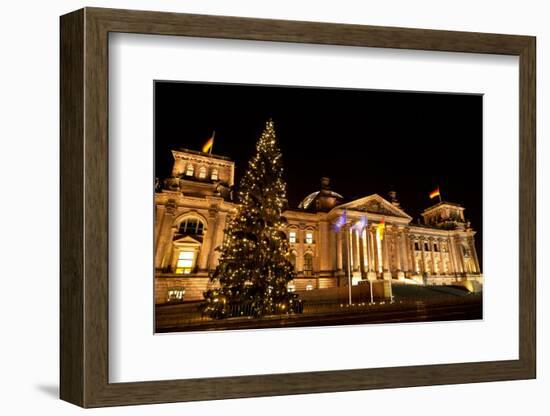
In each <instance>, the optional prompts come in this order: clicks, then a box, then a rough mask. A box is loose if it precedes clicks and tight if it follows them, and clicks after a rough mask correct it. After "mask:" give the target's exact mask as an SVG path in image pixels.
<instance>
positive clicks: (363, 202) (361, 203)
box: [338, 194, 412, 220]
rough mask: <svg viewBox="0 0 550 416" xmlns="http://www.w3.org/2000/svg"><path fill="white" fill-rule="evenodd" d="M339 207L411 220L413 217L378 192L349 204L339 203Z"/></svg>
mask: <svg viewBox="0 0 550 416" xmlns="http://www.w3.org/2000/svg"><path fill="white" fill-rule="evenodd" d="M338 208H340V209H341V208H346V209H349V210H353V211H359V212H369V213H372V214H378V215H384V216H388V217H399V218H407V219H409V220H411V219H412V217H411V216H410V215H408V214H407V213H406V212H405V211H403V210H402V209H401V208H398V207H396V206H395V205H393V204H392V203H391V202H389V201H387V200H385V199H384V198H382V197H381V196H380V195H378V194H374V195H369V196H366V197H364V198H360V199H356V200H355V201H351V202H348V203H347V204H343V205H339V206H338Z"/></svg>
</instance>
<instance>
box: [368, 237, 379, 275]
mask: <svg viewBox="0 0 550 416" xmlns="http://www.w3.org/2000/svg"><path fill="white" fill-rule="evenodd" d="M366 233H367V245H368V252H369V272H368V274H367V277H368V279H369V280H376V256H377V254H376V251H375V249H374V247H375V237H374V234H373V231H372V228H370V227H367V228H366Z"/></svg>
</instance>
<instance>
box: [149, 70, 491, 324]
mask: <svg viewBox="0 0 550 416" xmlns="http://www.w3.org/2000/svg"><path fill="white" fill-rule="evenodd" d="M153 89H154V91H153V93H154V103H153V109H152V111H153V112H154V131H153V135H154V166H155V167H154V177H153V178H151V181H152V182H151V183H152V184H153V185H152V186H151V195H152V202H153V204H154V247H152V250H154V273H153V274H152V278H153V279H154V305H155V307H154V311H153V313H154V322H155V328H154V332H155V333H177V332H195V331H224V330H244V329H266V328H294V327H319V326H341V325H371V324H401V323H423V322H436V321H439V322H441V321H463V320H481V319H483V232H482V230H483V95H482V94H465V93H461V92H460V91H457V92H456V93H447V92H446V93H442V92H437V91H430V92H425V91H391V90H367V89H345V88H334V87H330V88H329V87H319V86H287V85H253V84H230V83H215V82H188V81H181V80H155V81H154V83H153ZM143 300H144V303H143V304H144V305H147V302H146V300H147V299H143ZM144 307H145V306H144Z"/></svg>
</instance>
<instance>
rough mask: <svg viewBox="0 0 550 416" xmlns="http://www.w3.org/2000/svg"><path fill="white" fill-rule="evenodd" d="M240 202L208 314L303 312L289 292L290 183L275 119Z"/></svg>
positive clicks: (250, 166) (227, 236)
mask: <svg viewBox="0 0 550 416" xmlns="http://www.w3.org/2000/svg"><path fill="white" fill-rule="evenodd" d="M237 198H238V202H239V203H240V207H239V209H238V212H237V214H236V215H235V217H234V218H233V219H232V221H230V223H229V225H228V227H227V228H226V230H225V239H224V243H223V245H222V247H221V255H220V262H219V265H218V266H217V268H216V270H215V271H214V273H213V275H212V277H211V281H212V282H215V283H219V287H218V288H216V289H211V290H208V291H206V292H205V293H204V298H205V302H204V303H203V304H202V310H203V313H204V314H205V315H209V316H211V317H213V318H225V317H230V316H255V317H260V316H263V315H271V314H289V313H294V312H300V311H301V307H302V305H301V302H300V301H299V299H298V296H297V295H296V294H293V293H290V292H288V290H287V283H288V282H289V281H291V280H292V279H294V277H295V273H294V267H293V265H292V263H291V262H290V260H289V247H288V241H287V239H286V235H285V234H284V232H283V228H284V226H285V222H286V220H285V218H284V217H283V216H282V212H283V210H284V209H285V208H286V183H285V181H284V180H283V161H282V154H281V151H280V149H279V146H278V144H277V137H276V135H275V128H274V124H273V121H272V120H268V121H267V123H266V127H265V130H264V131H263V133H262V135H261V136H260V138H259V140H258V142H257V144H256V152H255V154H254V156H253V157H252V159H251V160H250V161H249V162H248V169H247V171H246V173H245V174H244V176H243V178H242V179H241V182H240V184H239V189H238V193H237Z"/></svg>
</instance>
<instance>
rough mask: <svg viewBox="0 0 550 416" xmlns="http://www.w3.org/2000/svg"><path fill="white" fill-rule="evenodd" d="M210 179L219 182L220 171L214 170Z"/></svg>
mask: <svg viewBox="0 0 550 416" xmlns="http://www.w3.org/2000/svg"><path fill="white" fill-rule="evenodd" d="M210 179H211V180H213V181H217V180H218V179H219V173H218V169H212V173H211V174H210Z"/></svg>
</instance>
